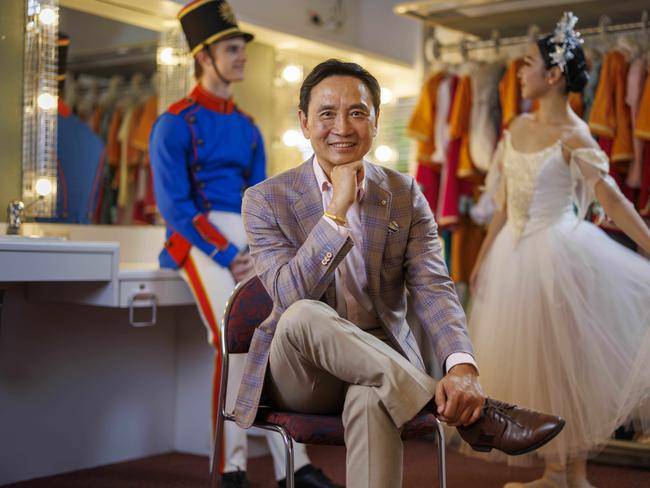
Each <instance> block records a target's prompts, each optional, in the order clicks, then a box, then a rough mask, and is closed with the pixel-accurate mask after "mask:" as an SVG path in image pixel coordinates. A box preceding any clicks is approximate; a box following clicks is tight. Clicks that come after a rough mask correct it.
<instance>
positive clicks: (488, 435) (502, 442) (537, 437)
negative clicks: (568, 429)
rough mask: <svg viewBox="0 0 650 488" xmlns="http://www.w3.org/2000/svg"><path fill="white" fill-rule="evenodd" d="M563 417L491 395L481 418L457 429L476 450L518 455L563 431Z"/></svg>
mask: <svg viewBox="0 0 650 488" xmlns="http://www.w3.org/2000/svg"><path fill="white" fill-rule="evenodd" d="M563 427H564V419H563V418H561V417H557V416H555V415H548V414H545V413H540V412H535V411H533V410H528V409H525V408H520V407H518V406H516V405H512V404H510V403H505V402H500V401H498V400H492V399H491V398H488V399H487V400H485V406H484V407H483V413H482V416H481V418H480V419H479V420H478V421H476V422H475V423H473V424H472V425H470V426H468V427H458V433H459V434H460V436H461V437H462V438H463V440H464V441H465V442H467V443H468V444H469V445H470V446H472V449H474V450H475V451H483V452H488V451H491V450H492V449H498V450H499V451H503V452H505V453H506V454H509V455H511V456H518V455H520V454H526V453H527V452H531V451H534V450H535V449H538V448H540V447H542V446H543V445H544V444H546V443H547V442H548V441H550V440H551V439H553V438H554V437H555V436H556V435H558V434H559V433H560V431H561V430H562V428H563Z"/></svg>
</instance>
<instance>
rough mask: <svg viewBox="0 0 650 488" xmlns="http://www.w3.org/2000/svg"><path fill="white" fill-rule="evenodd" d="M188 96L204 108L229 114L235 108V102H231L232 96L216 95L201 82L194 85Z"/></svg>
mask: <svg viewBox="0 0 650 488" xmlns="http://www.w3.org/2000/svg"><path fill="white" fill-rule="evenodd" d="M190 97H191V98H192V99H194V100H196V101H197V102H198V103H199V104H200V105H203V106H204V107H205V108H207V109H209V110H212V111H214V112H219V113H223V114H230V113H232V112H233V110H234V109H235V103H234V102H233V100H232V97H230V98H221V97H217V96H216V95H213V94H212V93H210V92H209V91H208V90H206V89H205V88H204V87H203V86H201V83H199V84H197V85H196V86H195V87H194V89H193V90H192V93H191V94H190Z"/></svg>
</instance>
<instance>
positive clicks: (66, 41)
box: [56, 32, 70, 92]
mask: <svg viewBox="0 0 650 488" xmlns="http://www.w3.org/2000/svg"><path fill="white" fill-rule="evenodd" d="M69 46H70V37H69V36H68V35H67V34H64V33H63V32H59V33H58V38H57V40H56V48H57V55H58V60H59V61H58V65H59V66H58V71H57V74H56V81H58V82H59V92H63V84H64V83H65V71H66V67H67V64H68V47H69Z"/></svg>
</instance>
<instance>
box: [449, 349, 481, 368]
mask: <svg viewBox="0 0 650 488" xmlns="http://www.w3.org/2000/svg"><path fill="white" fill-rule="evenodd" d="M459 364H471V365H472V366H474V367H475V368H476V371H477V372H478V364H476V360H475V359H474V357H473V356H472V355H471V354H467V353H466V352H454V353H452V354H450V355H449V356H447V359H446V360H445V373H448V372H449V370H450V369H451V368H453V367H454V366H458V365H459Z"/></svg>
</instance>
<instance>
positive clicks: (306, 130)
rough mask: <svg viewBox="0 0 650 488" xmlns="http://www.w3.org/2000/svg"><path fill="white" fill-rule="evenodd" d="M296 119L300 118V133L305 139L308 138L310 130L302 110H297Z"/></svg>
mask: <svg viewBox="0 0 650 488" xmlns="http://www.w3.org/2000/svg"><path fill="white" fill-rule="evenodd" d="M298 119H300V129H301V130H302V135H303V136H304V137H305V139H309V136H310V132H309V128H308V127H307V114H306V113H305V112H303V111H302V110H298Z"/></svg>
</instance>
